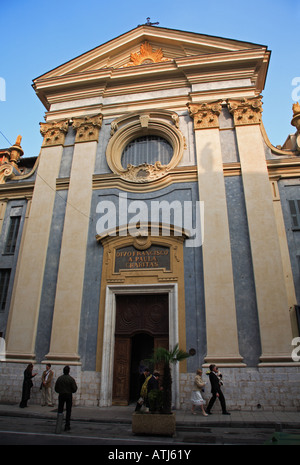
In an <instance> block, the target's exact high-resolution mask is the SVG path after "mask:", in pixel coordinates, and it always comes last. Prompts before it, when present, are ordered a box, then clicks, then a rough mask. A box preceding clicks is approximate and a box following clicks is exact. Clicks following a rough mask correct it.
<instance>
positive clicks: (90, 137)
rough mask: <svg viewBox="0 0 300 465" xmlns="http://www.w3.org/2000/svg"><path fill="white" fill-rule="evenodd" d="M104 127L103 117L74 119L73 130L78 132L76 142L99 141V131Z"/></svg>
mask: <svg viewBox="0 0 300 465" xmlns="http://www.w3.org/2000/svg"><path fill="white" fill-rule="evenodd" d="M101 126H102V115H101V114H99V115H95V116H83V117H82V118H74V120H73V128H74V129H75V130H76V139H75V143H76V142H91V141H98V137H99V130H100V128H101Z"/></svg>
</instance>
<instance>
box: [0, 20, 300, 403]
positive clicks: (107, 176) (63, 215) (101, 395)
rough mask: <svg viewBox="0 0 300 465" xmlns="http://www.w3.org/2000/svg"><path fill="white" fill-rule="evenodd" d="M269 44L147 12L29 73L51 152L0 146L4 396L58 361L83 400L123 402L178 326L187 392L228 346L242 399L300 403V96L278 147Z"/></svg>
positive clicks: (227, 363) (231, 385)
mask: <svg viewBox="0 0 300 465" xmlns="http://www.w3.org/2000/svg"><path fill="white" fill-rule="evenodd" d="M269 58H270V52H269V51H268V49H267V47H266V46H262V45H258V44H253V43H246V42H241V41H236V40H230V39H222V38H218V37H210V36H206V35H201V34H194V33H190V32H183V31H178V30H173V29H165V28H158V27H153V26H149V25H143V26H139V27H137V28H135V29H133V30H131V31H129V32H127V33H125V34H123V35H121V36H119V37H117V38H115V39H113V40H111V41H109V42H107V43H105V44H103V45H101V46H99V47H97V48H95V49H94V50H91V51H89V52H87V53H85V54H83V55H81V56H79V57H77V58H75V59H73V60H71V61H69V62H68V63H65V64H63V65H62V66H59V67H58V68H56V69H54V70H52V71H49V72H48V73H46V74H44V75H42V76H40V77H38V78H36V79H35V80H34V81H33V88H34V90H35V92H36V94H37V96H38V97H39V98H40V100H41V101H42V102H43V104H44V105H45V108H46V112H45V122H44V123H41V128H40V129H41V134H42V136H43V142H42V146H41V151H40V154H39V156H38V157H36V158H26V157H24V156H23V151H22V148H21V138H20V137H18V138H17V140H16V143H15V145H14V146H13V147H10V148H7V149H2V150H1V153H0V155H1V156H2V164H1V167H0V182H1V184H0V201H1V216H0V220H1V235H0V244H1V250H0V252H1V256H0V272H1V277H0V279H1V289H0V292H1V295H0V298H1V308H0V332H1V336H2V338H3V340H4V341H5V355H4V356H3V357H2V360H1V364H0V378H1V382H0V402H1V401H2V402H3V401H5V402H7V401H10V402H14V401H18V400H19V398H20V393H21V383H22V373H23V370H24V368H25V367H26V365H27V364H28V363H34V364H35V365H36V367H37V368H38V370H39V368H40V370H39V371H40V372H42V368H43V365H44V364H45V363H47V362H50V363H51V364H52V367H53V368H54V370H55V373H56V375H57V376H58V375H59V374H60V373H61V371H62V368H63V366H64V365H66V364H68V365H71V373H72V374H73V376H75V378H76V381H77V382H78V386H79V390H78V393H77V394H76V402H77V403H78V404H79V405H90V406H95V407H96V406H97V407H98V406H100V407H101V406H110V405H113V404H119V405H126V404H128V403H129V402H131V401H135V400H136V398H137V395H138V393H137V392H136V386H137V376H138V372H139V368H140V367H141V365H142V364H143V363H146V362H145V360H147V359H148V358H149V357H150V356H151V353H152V351H153V349H154V348H155V347H159V346H163V347H173V346H174V345H175V344H177V343H178V344H179V347H180V348H181V349H184V350H187V351H189V352H190V354H191V356H190V358H188V359H187V361H185V362H183V363H182V364H180V366H176V367H173V401H174V407H176V408H186V406H188V405H189V399H190V392H191V389H192V381H193V377H194V373H195V371H196V369H197V368H199V367H200V366H202V367H204V370H205V367H207V366H208V365H209V364H210V363H216V364H218V366H219V367H220V368H221V370H222V372H223V376H224V379H225V385H224V391H225V393H226V399H227V403H228V405H229V407H230V408H236V409H240V408H241V409H256V408H258V407H263V408H265V409H273V408H274V409H276V408H283V409H297V408H299V393H298V386H299V381H300V368H299V363H298V362H299V357H298V352H297V345H299V344H300V343H299V342H298V339H297V338H298V337H299V321H298V319H297V309H298V307H297V303H298V301H299V299H300V281H299V280H300V275H299V274H300V271H299V255H300V162H299V155H300V142H299V137H300V136H299V132H298V131H299V130H300V129H299V123H298V121H299V119H300V108H299V105H297V104H295V105H294V108H293V112H294V115H293V120H292V124H293V126H295V128H296V132H295V134H293V135H291V136H290V137H289V138H288V140H287V141H286V143H285V144H284V145H283V146H282V147H280V148H278V147H273V146H272V145H271V144H270V142H269V140H268V137H267V135H266V133H265V130H264V126H263V123H262V97H261V92H262V90H263V88H264V84H265V78H266V74H267V68H268V63H269ZM299 341H300V339H299ZM38 384H39V383H37V386H36V387H35V388H34V389H33V395H32V402H35V401H36V402H39V391H38ZM270 394H271V395H270ZM206 396H207V397H208V396H209V389H207V392H206Z"/></svg>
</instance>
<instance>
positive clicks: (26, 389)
mask: <svg viewBox="0 0 300 465" xmlns="http://www.w3.org/2000/svg"><path fill="white" fill-rule="evenodd" d="M32 371H33V364H32V363H29V365H27V368H26V369H25V371H24V380H23V385H22V399H21V402H20V405H19V406H20V408H25V407H28V405H27V402H28V400H29V399H30V391H31V388H32V386H33V382H32V378H34V377H35V376H36V375H37V373H32Z"/></svg>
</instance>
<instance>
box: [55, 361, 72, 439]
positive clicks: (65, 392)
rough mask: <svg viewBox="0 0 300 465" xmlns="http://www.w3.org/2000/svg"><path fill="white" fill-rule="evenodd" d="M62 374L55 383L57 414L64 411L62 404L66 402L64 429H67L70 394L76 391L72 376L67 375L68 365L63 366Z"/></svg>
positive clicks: (69, 417) (69, 418)
mask: <svg viewBox="0 0 300 465" xmlns="http://www.w3.org/2000/svg"><path fill="white" fill-rule="evenodd" d="M63 373H64V374H63V375H61V376H59V378H57V380H56V383H55V392H57V393H58V414H62V413H63V411H64V405H65V403H66V424H65V431H69V430H70V429H71V428H70V420H71V410H72V397H73V396H72V394H74V393H75V392H76V391H77V384H76V381H75V379H74V378H72V376H70V375H69V373H70V367H69V366H65V367H64V370H63Z"/></svg>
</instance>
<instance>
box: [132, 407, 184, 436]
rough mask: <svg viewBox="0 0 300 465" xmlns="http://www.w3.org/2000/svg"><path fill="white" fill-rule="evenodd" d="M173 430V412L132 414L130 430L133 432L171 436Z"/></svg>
mask: <svg viewBox="0 0 300 465" xmlns="http://www.w3.org/2000/svg"><path fill="white" fill-rule="evenodd" d="M175 431H176V416H175V413H171V414H170V415H164V414H162V413H137V412H134V413H133V414H132V432H133V433H134V434H148V435H159V436H173V435H174V434H175Z"/></svg>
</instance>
